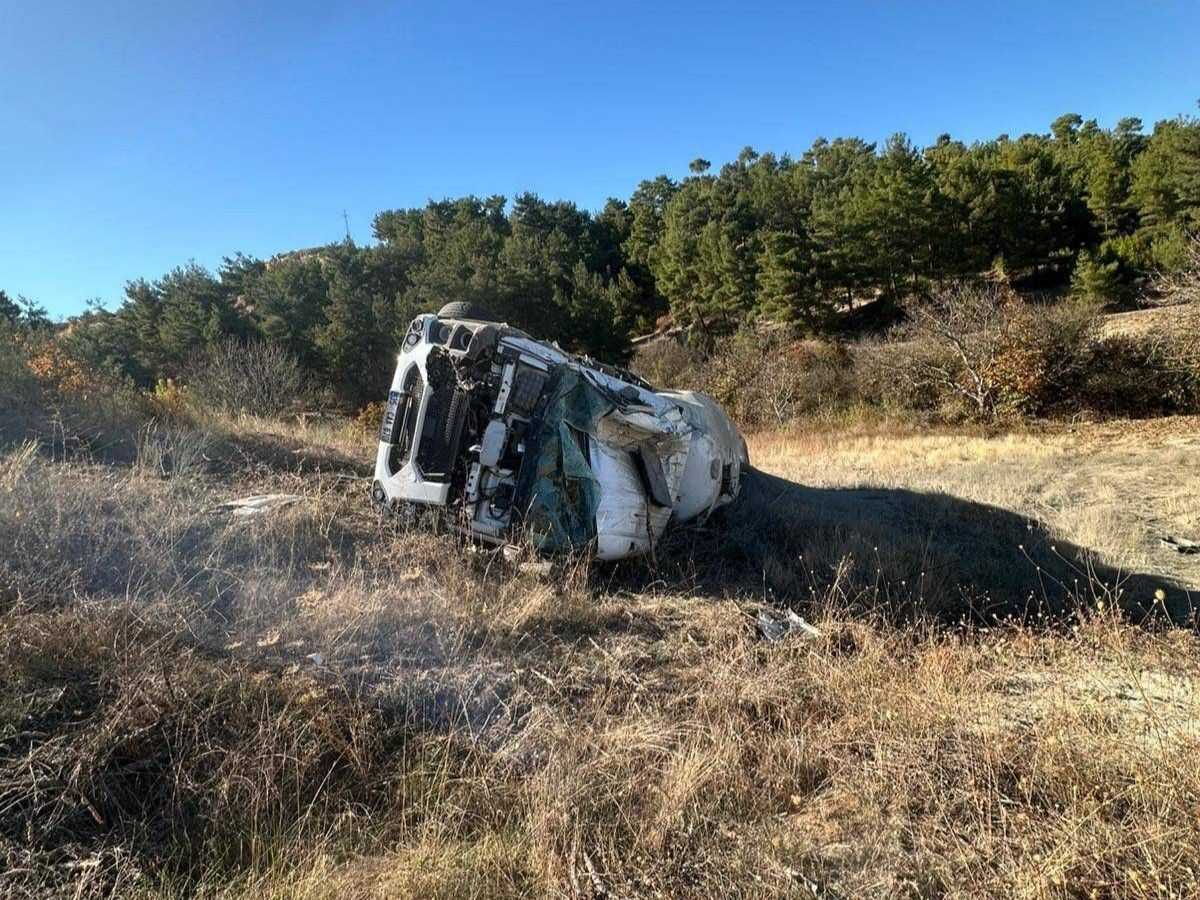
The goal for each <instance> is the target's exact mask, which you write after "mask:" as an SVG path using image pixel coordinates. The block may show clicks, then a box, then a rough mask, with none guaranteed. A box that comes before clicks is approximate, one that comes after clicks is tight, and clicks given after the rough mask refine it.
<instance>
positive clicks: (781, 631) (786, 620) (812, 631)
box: [758, 609, 821, 644]
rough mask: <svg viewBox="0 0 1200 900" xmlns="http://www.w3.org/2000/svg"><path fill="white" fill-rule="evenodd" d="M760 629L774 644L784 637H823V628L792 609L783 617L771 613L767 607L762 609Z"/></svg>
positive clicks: (759, 621)
mask: <svg viewBox="0 0 1200 900" xmlns="http://www.w3.org/2000/svg"><path fill="white" fill-rule="evenodd" d="M758 630H759V632H760V633H761V634H762V636H763V637H765V638H766V639H767V640H768V641H770V642H771V643H773V644H775V643H778V642H779V641H782V640H783V639H784V638H793V637H798V638H803V639H805V640H813V639H814V638H819V637H821V629H819V628H817V627H816V626H815V625H811V624H809V623H808V622H806V621H805V619H804V617H803V616H801V615H797V614H796V612H795V611H794V610H791V609H789V610H788V611H787V613H786V614H785V615H784V616H783V617H782V618H780V617H776V616H773V615H771V614H770V613H769V612H767V611H766V610H765V609H760V610H759V611H758Z"/></svg>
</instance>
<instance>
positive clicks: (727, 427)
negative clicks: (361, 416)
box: [372, 315, 747, 559]
mask: <svg viewBox="0 0 1200 900" xmlns="http://www.w3.org/2000/svg"><path fill="white" fill-rule="evenodd" d="M746 465H747V459H746V445H745V441H744V440H743V439H742V437H741V435H740V434H739V433H738V430H737V428H736V426H734V424H733V423H732V422H731V421H730V420H729V418H728V417H727V416H726V415H725V413H724V412H723V411H722V410H721V408H720V407H719V406H717V404H716V403H714V402H713V401H712V400H711V399H709V398H708V397H705V396H703V395H701V394H696V393H692V392H689V391H661V392H656V391H654V390H653V389H651V388H650V386H649V385H647V384H645V383H644V382H642V381H640V380H639V379H637V378H636V377H635V376H633V375H631V374H630V373H627V372H623V371H621V370H617V369H613V368H611V367H608V366H604V365H602V364H599V363H596V362H593V361H591V360H588V359H585V358H582V357H577V356H573V355H571V354H568V353H566V352H565V351H563V350H562V349H561V348H559V347H557V346H556V345H553V344H550V343H546V342H543V341H537V340H534V339H533V338H531V337H530V336H529V335H527V334H525V333H524V332H521V331H519V330H517V329H515V328H510V327H509V326H507V325H503V324H499V323H496V322H491V321H477V320H467V319H453V318H440V317H439V316H434V315H425V316H419V317H418V318H416V319H414V320H413V322H412V325H411V326H410V328H409V331H408V333H407V335H406V337H405V340H404V346H403V349H402V352H401V353H400V356H399V359H398V361H397V366H396V372H395V375H394V377H393V380H392V386H391V390H390V392H389V394H388V405H387V411H386V413H385V415H384V420H383V423H382V425H381V427H380V435H379V447H378V451H377V454H376V465H375V482H374V486H373V490H372V495H373V497H374V499H375V501H376V502H377V503H379V504H381V505H383V506H385V507H391V508H395V507H402V506H406V505H408V504H415V505H417V506H418V507H425V508H434V509H442V510H447V511H449V512H451V513H453V514H454V516H455V521H456V523H457V525H458V527H460V528H462V529H463V530H464V531H467V532H469V533H470V534H472V535H474V536H476V537H478V538H479V539H481V540H484V541H488V542H490V543H508V542H514V541H518V540H528V541H529V542H531V543H532V544H533V545H534V546H536V547H538V548H541V549H544V550H548V551H557V550H566V549H573V548H574V549H583V548H589V547H590V548H591V549H592V550H593V552H594V553H595V554H596V556H597V557H599V558H601V559H620V558H624V557H628V556H636V555H640V554H645V553H648V552H650V551H652V550H653V548H654V546H655V545H656V544H657V542H658V541H659V539H660V538H661V537H662V535H663V533H664V532H665V531H666V529H667V528H668V526H669V525H671V524H672V523H679V522H686V521H693V520H697V519H701V518H703V517H705V516H707V515H709V514H711V513H712V512H713V511H714V510H716V509H718V508H719V507H721V506H723V505H725V504H727V503H729V502H732V501H733V500H734V499H735V498H736V497H737V495H738V493H739V491H740V489H741V481H742V478H743V473H744V470H745V468H746Z"/></svg>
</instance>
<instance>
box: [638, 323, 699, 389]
mask: <svg viewBox="0 0 1200 900" xmlns="http://www.w3.org/2000/svg"><path fill="white" fill-rule="evenodd" d="M705 359H706V357H705V355H704V354H703V353H702V352H700V350H699V349H697V348H696V347H694V346H693V345H691V344H689V343H687V341H686V340H683V339H682V337H680V338H676V337H675V336H665V337H662V338H656V339H654V340H651V341H647V342H646V343H644V344H641V345H640V346H638V347H637V348H636V349H635V350H634V351H633V358H632V359H631V360H630V362H629V368H630V370H631V371H633V372H634V373H635V374H636V375H639V376H641V377H642V378H644V379H646V381H648V382H650V383H651V384H652V385H654V386H655V387H660V388H691V387H694V386H695V385H696V383H697V381H698V380H699V378H700V371H701V369H702V368H703V366H704V362H705Z"/></svg>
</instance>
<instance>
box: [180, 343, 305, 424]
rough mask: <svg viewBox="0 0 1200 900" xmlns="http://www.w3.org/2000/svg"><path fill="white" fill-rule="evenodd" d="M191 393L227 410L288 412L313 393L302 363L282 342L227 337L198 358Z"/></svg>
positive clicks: (191, 376) (189, 379) (189, 375)
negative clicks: (278, 343)
mask: <svg viewBox="0 0 1200 900" xmlns="http://www.w3.org/2000/svg"><path fill="white" fill-rule="evenodd" d="M186 382H187V386H188V391H189V392H190V393H191V394H192V395H193V396H194V397H195V398H196V400H198V401H199V402H200V403H201V404H202V405H204V406H207V407H208V408H210V409H214V410H218V411H220V412H223V413H233V414H237V413H248V414H250V415H252V416H266V417H271V416H276V417H277V416H284V415H286V414H288V413H292V412H296V411H297V410H299V409H300V408H301V407H303V406H304V405H305V404H306V403H307V402H308V401H309V398H310V396H311V394H312V389H311V386H310V384H309V378H308V374H307V373H306V372H305V371H304V369H302V368H301V366H300V363H299V361H298V360H297V359H296V358H295V357H294V356H292V355H291V354H290V353H288V352H287V350H285V349H283V348H282V347H280V346H279V345H277V344H271V343H266V342H263V341H250V342H243V341H239V340H237V339H236V338H225V339H223V340H222V341H221V342H220V343H218V344H217V346H216V347H214V348H213V349H212V350H210V351H209V352H208V354H207V355H205V356H202V357H200V358H198V359H197V360H196V361H195V362H193V364H192V365H191V367H190V368H189V371H188V373H187V377H186Z"/></svg>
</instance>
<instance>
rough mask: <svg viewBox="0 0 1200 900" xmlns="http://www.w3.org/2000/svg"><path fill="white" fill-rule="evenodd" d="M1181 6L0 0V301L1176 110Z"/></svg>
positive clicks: (1193, 64)
mask: <svg viewBox="0 0 1200 900" xmlns="http://www.w3.org/2000/svg"><path fill="white" fill-rule="evenodd" d="M1198 37H1200V3H1197V2H1195V0H1188V2H1166V0H1140V2H1135V0H1130V2H1121V3H1116V2H1106V0H1087V2H1065V0H1038V2H1021V3H1002V2H995V0H993V2H985V3H980V2H970V0H958V2H944V3H917V2H915V0H909V2H838V0H827V2H821V3H808V2H761V3H756V2H752V0H743V2H719V3H718V2H698V0H689V2H653V0H640V2H638V0H635V2H590V3H575V2H569V0H559V2H549V0H543V2H513V0H506V2H496V0H491V2H487V3H461V2H440V0H426V2H421V3H416V2H396V3H374V2H346V3H317V2H308V0H290V2H276V0H240V2H228V0H210V2H182V0H154V2H151V0H138V2H134V0H113V2H105V3H89V2H83V0H76V2H73V3H64V2H60V0H0V61H2V62H0V65H2V67H3V75H0V289H4V290H7V291H8V292H9V293H10V294H17V293H20V294H25V295H26V296H28V297H30V298H32V299H34V300H36V301H38V302H40V303H42V304H44V305H45V306H47V307H48V308H49V309H50V311H51V312H52V313H53V314H55V315H66V314H71V313H74V312H77V311H79V310H81V309H82V308H83V303H84V301H85V300H86V299H88V298H89V297H99V298H100V299H102V300H104V301H105V302H106V303H107V304H108V305H109V307H110V308H112V307H115V306H116V305H118V304H119V302H120V300H121V297H122V286H123V284H124V282H125V281H126V280H127V279H129V278H133V277H136V276H147V277H157V276H159V275H161V274H162V273H164V272H165V271H167V270H168V269H170V268H172V267H173V266H175V265H179V264H181V263H184V262H187V261H188V260H189V259H195V260H196V261H197V262H199V263H200V264H202V265H206V266H215V265H216V264H218V263H219V262H220V259H221V257H222V256H223V255H226V254H229V253H232V252H233V251H235V250H243V251H246V252H248V253H252V254H255V255H259V256H269V255H271V254H272V253H276V252H279V251H282V250H287V249H291V248H295V247H304V246H312V245H314V244H320V243H325V242H328V241H331V240H337V239H339V238H340V237H341V236H342V229H343V226H342V210H343V209H345V210H347V212H348V213H349V217H350V229H351V233H352V235H353V237H354V238H355V239H356V240H358V241H360V242H365V241H368V240H369V239H370V221H371V218H372V216H373V215H374V214H375V213H376V212H378V211H379V210H381V209H389V208H394V207H400V206H412V205H422V204H424V203H425V201H426V200H427V199H428V198H431V197H433V198H441V197H446V196H455V195H459V194H464V193H477V194H491V193H503V194H505V195H507V196H509V197H511V196H513V194H514V193H516V192H519V191H523V190H532V191H535V192H537V193H539V194H541V195H542V196H544V197H547V198H559V197H564V198H569V199H572V200H575V201H576V202H578V203H580V204H581V205H583V206H585V207H589V208H597V207H599V206H600V205H602V204H603V202H604V199H605V198H606V197H608V196H617V197H621V198H627V197H628V196H629V194H630V192H631V191H632V190H633V189H634V187H635V186H636V184H637V182H638V181H639V180H641V179H642V178H646V177H652V176H654V175H655V174H658V173H660V172H666V173H668V174H671V175H673V176H680V175H683V174H686V171H687V163H688V162H689V161H690V160H691V159H693V158H694V157H696V156H704V157H706V158H708V159H711V160H712V161H713V162H714V163H718V164H719V163H721V162H723V161H726V160H728V159H730V158H732V157H733V156H735V155H736V154H737V152H738V150H740V149H741V148H742V147H743V146H745V145H747V144H749V145H752V146H754V147H755V148H756V149H759V150H774V151H777V152H784V151H789V152H792V153H796V154H798V153H800V152H802V151H803V150H804V149H805V148H806V147H807V146H808V145H809V144H810V143H811V142H812V140H813V139H814V138H816V137H818V136H821V135H824V136H827V137H833V136H837V135H860V136H863V137H865V138H867V139H870V140H882V139H883V138H885V137H886V136H887V135H888V134H890V133H892V132H894V131H906V132H908V133H909V134H910V135H911V136H912V138H913V139H914V140H916V141H917V142H918V143H927V142H929V141H932V140H933V139H934V138H935V137H936V136H937V135H938V134H939V133H940V132H942V131H949V132H951V133H952V134H953V135H954V136H956V137H960V138H963V139H966V140H971V139H975V138H986V137H991V136H994V135H995V134H997V133H999V132H1002V131H1003V132H1009V133H1011V134H1014V135H1016V134H1020V133H1022V132H1026V131H1046V130H1048V125H1049V122H1050V121H1051V120H1052V119H1053V118H1054V117H1056V116H1057V115H1059V114H1060V113H1063V112H1078V113H1080V114H1082V115H1083V116H1085V117H1093V116H1094V117H1097V118H1099V119H1100V121H1101V123H1102V124H1105V125H1111V124H1112V123H1113V122H1115V121H1116V119H1118V118H1119V117H1121V116H1124V115H1136V116H1140V117H1141V118H1142V119H1144V120H1145V121H1146V123H1147V125H1150V124H1151V123H1152V122H1153V121H1154V120H1156V119H1159V118H1167V117H1171V116H1174V115H1178V114H1180V113H1187V114H1191V113H1194V112H1195V111H1196V108H1195V101H1196V98H1197V97H1200V50H1198V49H1197V46H1198V45H1197V38H1198Z"/></svg>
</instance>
